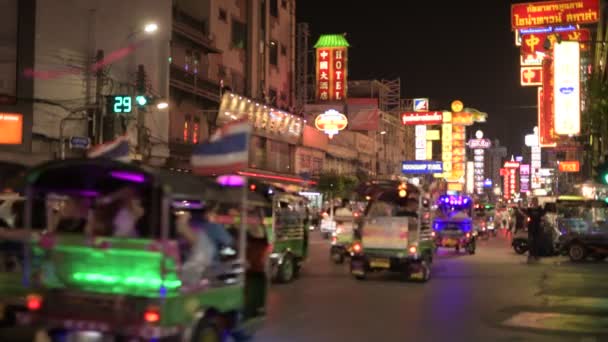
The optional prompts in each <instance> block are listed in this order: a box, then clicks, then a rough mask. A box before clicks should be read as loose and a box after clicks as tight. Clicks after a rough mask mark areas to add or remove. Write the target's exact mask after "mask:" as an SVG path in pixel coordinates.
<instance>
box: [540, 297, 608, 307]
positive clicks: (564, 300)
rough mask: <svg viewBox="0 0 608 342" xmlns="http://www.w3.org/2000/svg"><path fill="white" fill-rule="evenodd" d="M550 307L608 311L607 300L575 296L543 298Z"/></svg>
mask: <svg viewBox="0 0 608 342" xmlns="http://www.w3.org/2000/svg"><path fill="white" fill-rule="evenodd" d="M543 297H544V298H545V300H546V303H547V305H548V306H550V307H552V306H553V307H555V306H573V307H577V308H587V309H603V310H608V299H606V298H598V297H577V296H551V295H545V296H543Z"/></svg>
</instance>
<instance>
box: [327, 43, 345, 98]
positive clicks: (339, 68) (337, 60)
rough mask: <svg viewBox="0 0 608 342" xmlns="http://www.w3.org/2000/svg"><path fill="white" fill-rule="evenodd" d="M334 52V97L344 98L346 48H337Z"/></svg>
mask: <svg viewBox="0 0 608 342" xmlns="http://www.w3.org/2000/svg"><path fill="white" fill-rule="evenodd" d="M333 53H334V56H333V57H334V60H333V71H332V74H333V75H332V76H333V99H334V100H343V99H344V98H345V97H346V96H345V95H346V48H335V49H334V51H333ZM330 98H331V96H330Z"/></svg>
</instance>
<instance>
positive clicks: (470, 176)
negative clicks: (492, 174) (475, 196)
mask: <svg viewBox="0 0 608 342" xmlns="http://www.w3.org/2000/svg"><path fill="white" fill-rule="evenodd" d="M466 185H467V188H466V189H467V192H468V193H469V194H472V193H473V191H475V166H474V165H473V162H467V181H466Z"/></svg>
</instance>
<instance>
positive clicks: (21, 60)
mask: <svg viewBox="0 0 608 342" xmlns="http://www.w3.org/2000/svg"><path fill="white" fill-rule="evenodd" d="M17 7H18V12H17V15H18V25H19V30H18V31H17V27H16V26H15V24H17V23H15V22H13V23H11V22H9V21H4V22H3V23H2V24H0V27H2V28H3V33H2V34H4V35H6V38H5V39H6V40H5V41H6V42H7V43H8V44H6V45H4V46H0V51H1V53H2V59H3V61H7V60H10V59H11V58H15V57H16V58H15V60H14V61H13V63H8V64H5V67H4V68H5V72H6V73H8V74H13V75H15V76H14V78H16V80H17V83H16V85H12V86H11V85H8V84H7V85H5V89H6V90H5V92H7V93H8V94H5V95H9V96H8V97H11V96H12V97H13V98H8V97H7V96H2V98H3V99H4V100H3V101H1V102H0V112H4V113H18V114H21V115H23V130H22V137H23V139H22V143H21V144H19V145H0V159H2V160H15V161H21V162H24V163H30V164H31V163H32V161H35V160H37V159H38V158H35V157H33V156H31V155H30V153H29V152H31V147H32V143H31V139H32V124H33V101H32V99H33V86H34V80H33V78H32V77H30V76H28V75H27V74H26V73H25V72H24V71H25V70H28V69H31V68H32V67H33V63H34V35H35V13H36V1H35V0H13V2H12V3H8V4H7V7H6V8H2V10H3V11H5V10H6V11H9V10H14V9H15V8H17ZM13 13H14V12H13ZM6 14H7V15H9V16H11V15H14V14H11V13H10V12H8V13H6ZM0 16H1V15H0ZM11 31H12V34H15V35H14V36H12V37H11ZM11 56H12V57H11ZM12 78H13V77H11V76H9V77H7V78H6V79H5V82H7V83H8V82H10V81H11V80H12ZM15 86H16V88H14V87H15ZM7 88H9V89H7ZM10 89H15V90H16V92H15V91H12V90H10ZM14 95H16V97H17V98H14Z"/></svg>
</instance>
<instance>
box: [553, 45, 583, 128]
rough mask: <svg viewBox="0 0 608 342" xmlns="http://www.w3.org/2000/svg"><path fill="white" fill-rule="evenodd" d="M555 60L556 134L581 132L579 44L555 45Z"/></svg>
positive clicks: (554, 102) (554, 104) (554, 101)
mask: <svg viewBox="0 0 608 342" xmlns="http://www.w3.org/2000/svg"><path fill="white" fill-rule="evenodd" d="M553 50H554V60H553V82H554V83H553V84H554V86H553V111H554V125H555V133H556V134H560V135H575V134H579V133H580V131H581V89H580V82H581V81H580V73H581V71H580V48H579V43H578V42H570V41H564V42H561V43H559V44H555V47H554V49H553Z"/></svg>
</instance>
